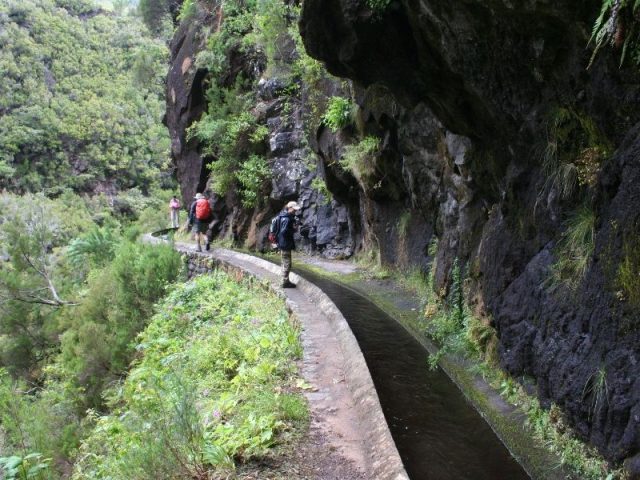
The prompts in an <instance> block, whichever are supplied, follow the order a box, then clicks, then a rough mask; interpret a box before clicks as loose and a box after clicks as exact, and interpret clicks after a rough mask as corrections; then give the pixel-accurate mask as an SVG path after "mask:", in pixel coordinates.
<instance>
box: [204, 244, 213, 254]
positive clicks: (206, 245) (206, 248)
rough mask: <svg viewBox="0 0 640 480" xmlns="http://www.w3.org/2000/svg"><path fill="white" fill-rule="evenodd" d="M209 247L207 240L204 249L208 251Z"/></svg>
mask: <svg viewBox="0 0 640 480" xmlns="http://www.w3.org/2000/svg"><path fill="white" fill-rule="evenodd" d="M210 248H211V244H210V243H209V242H207V243H205V244H204V249H205V250H206V251H207V252H208V251H209V249H210Z"/></svg>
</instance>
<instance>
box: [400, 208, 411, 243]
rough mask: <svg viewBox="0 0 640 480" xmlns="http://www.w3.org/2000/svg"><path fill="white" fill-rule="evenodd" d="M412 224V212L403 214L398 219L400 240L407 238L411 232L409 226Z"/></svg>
mask: <svg viewBox="0 0 640 480" xmlns="http://www.w3.org/2000/svg"><path fill="white" fill-rule="evenodd" d="M410 223H411V212H409V211H406V212H402V214H401V215H400V218H399V219H398V236H399V237H400V238H407V233H408V231H409V224H410Z"/></svg>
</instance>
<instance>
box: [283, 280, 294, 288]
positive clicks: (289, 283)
mask: <svg viewBox="0 0 640 480" xmlns="http://www.w3.org/2000/svg"><path fill="white" fill-rule="evenodd" d="M280 286H281V287H282V288H296V284H295V283H293V282H290V281H289V280H285V281H284V282H282V285H280Z"/></svg>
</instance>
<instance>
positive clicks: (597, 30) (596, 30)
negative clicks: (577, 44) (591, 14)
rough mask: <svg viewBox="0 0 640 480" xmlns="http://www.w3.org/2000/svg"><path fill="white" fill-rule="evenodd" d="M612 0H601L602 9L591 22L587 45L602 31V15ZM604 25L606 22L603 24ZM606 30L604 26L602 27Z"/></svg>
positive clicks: (609, 6) (637, 1) (638, 0)
mask: <svg viewBox="0 0 640 480" xmlns="http://www.w3.org/2000/svg"><path fill="white" fill-rule="evenodd" d="M613 2H614V0H604V1H603V2H602V9H601V10H600V15H599V16H598V18H597V19H596V22H595V23H594V24H593V30H592V31H591V38H589V42H588V43H587V47H588V46H589V45H591V42H592V40H593V39H594V38H597V36H598V34H599V33H600V32H601V31H602V30H601V29H602V27H603V22H604V17H605V15H606V14H607V12H608V11H609V10H610V9H611V8H613ZM639 2H640V0H636V3H639ZM605 25H606V24H605ZM604 30H605V31H606V30H607V29H606V28H605V29H604Z"/></svg>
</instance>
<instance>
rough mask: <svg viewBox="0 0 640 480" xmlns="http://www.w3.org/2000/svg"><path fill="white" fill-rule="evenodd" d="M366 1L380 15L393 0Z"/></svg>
mask: <svg viewBox="0 0 640 480" xmlns="http://www.w3.org/2000/svg"><path fill="white" fill-rule="evenodd" d="M366 2H367V5H368V6H369V8H370V9H371V10H373V12H374V13H375V14H378V15H379V14H382V13H384V12H385V11H386V10H387V8H389V5H390V4H391V0H366Z"/></svg>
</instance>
